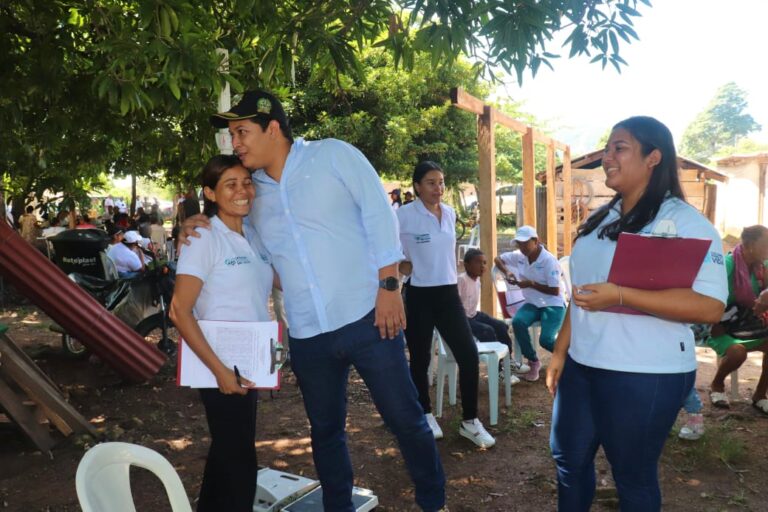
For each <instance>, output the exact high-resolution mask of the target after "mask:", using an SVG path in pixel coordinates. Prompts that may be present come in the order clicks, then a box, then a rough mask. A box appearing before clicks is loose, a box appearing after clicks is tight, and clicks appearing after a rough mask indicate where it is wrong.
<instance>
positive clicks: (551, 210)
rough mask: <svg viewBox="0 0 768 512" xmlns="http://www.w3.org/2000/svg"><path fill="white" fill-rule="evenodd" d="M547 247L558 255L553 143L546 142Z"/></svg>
mask: <svg viewBox="0 0 768 512" xmlns="http://www.w3.org/2000/svg"><path fill="white" fill-rule="evenodd" d="M546 183H547V187H546V191H547V248H548V249H549V252H551V253H552V254H554V255H555V257H558V250H557V204H556V200H557V198H556V196H555V143H554V141H550V142H549V144H547V169H546Z"/></svg>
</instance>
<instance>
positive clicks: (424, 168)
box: [413, 160, 445, 197]
mask: <svg viewBox="0 0 768 512" xmlns="http://www.w3.org/2000/svg"><path fill="white" fill-rule="evenodd" d="M429 171H440V172H442V173H443V174H445V173H444V172H443V168H442V167H440V166H439V165H438V164H437V163H435V162H433V161H432V160H424V161H422V162H419V163H418V164H416V167H415V168H414V169H413V192H414V193H415V194H416V197H419V191H418V190H416V184H417V183H421V180H423V179H424V176H426V175H427V173H428V172H429Z"/></svg>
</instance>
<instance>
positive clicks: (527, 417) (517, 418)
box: [498, 409, 542, 434]
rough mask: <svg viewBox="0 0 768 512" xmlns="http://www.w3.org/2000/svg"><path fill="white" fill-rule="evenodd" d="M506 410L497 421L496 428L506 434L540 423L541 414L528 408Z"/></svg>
mask: <svg viewBox="0 0 768 512" xmlns="http://www.w3.org/2000/svg"><path fill="white" fill-rule="evenodd" d="M515 412H516V413H517V414H514V413H513V412H508V413H507V414H506V415H505V416H503V418H502V421H500V422H499V426H498V429H499V431H501V432H504V433H506V434H514V433H516V432H520V431H521V430H523V429H530V428H534V427H536V425H537V424H541V422H542V419H541V414H540V413H538V412H536V411H532V410H530V409H524V410H518V411H515Z"/></svg>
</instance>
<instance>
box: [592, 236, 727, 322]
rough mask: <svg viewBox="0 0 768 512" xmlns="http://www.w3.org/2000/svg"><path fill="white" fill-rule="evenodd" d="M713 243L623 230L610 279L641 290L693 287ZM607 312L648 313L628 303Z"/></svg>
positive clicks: (700, 239)
mask: <svg viewBox="0 0 768 512" xmlns="http://www.w3.org/2000/svg"><path fill="white" fill-rule="evenodd" d="M711 245H712V240H707V239H703V238H677V237H666V236H653V235H638V234H634V233H621V234H619V240H618V242H617V244H616V252H615V253H614V255H613V261H612V262H611V270H610V272H609V273H608V282H609V283H614V284H617V285H619V286H626V287H628V288H639V289H641V290H668V289H670V288H691V287H692V286H693V281H694V280H695V279H696V276H697V275H698V273H699V269H700V268H701V264H702V263H703V262H704V258H705V257H706V255H707V252H708V251H709V247H710V246H711ZM603 311H609V312H611V313H625V314H629V315H647V314H648V313H643V312H642V311H638V310H636V309H632V308H629V307H626V306H611V307H610V308H606V309H604V310H603Z"/></svg>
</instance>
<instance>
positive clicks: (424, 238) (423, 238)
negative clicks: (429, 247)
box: [413, 233, 432, 244]
mask: <svg viewBox="0 0 768 512" xmlns="http://www.w3.org/2000/svg"><path fill="white" fill-rule="evenodd" d="M413 239H414V240H415V241H416V243H417V244H426V243H428V242H430V241H431V240H432V237H431V236H430V234H429V233H424V234H423V235H413Z"/></svg>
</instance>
